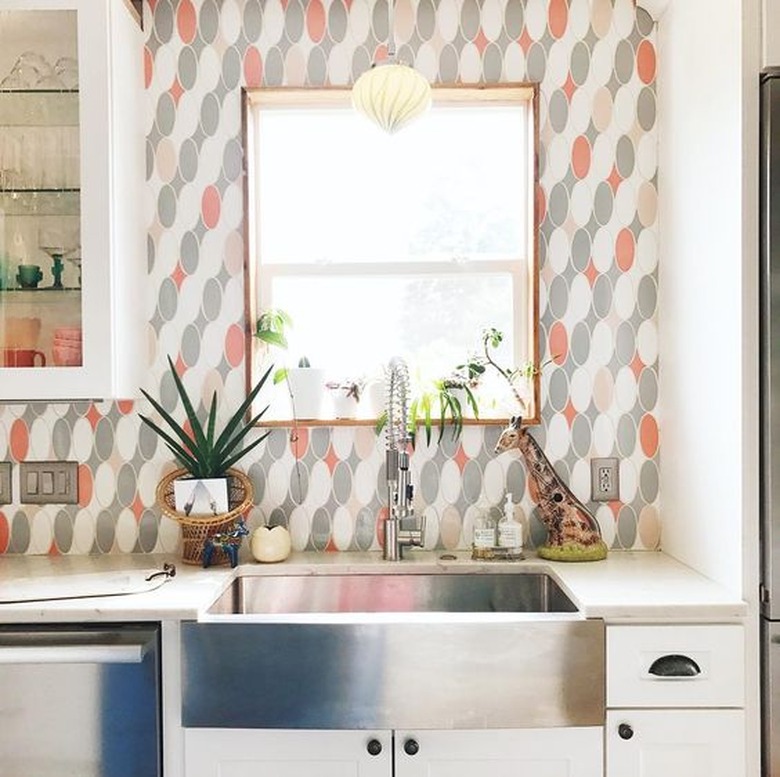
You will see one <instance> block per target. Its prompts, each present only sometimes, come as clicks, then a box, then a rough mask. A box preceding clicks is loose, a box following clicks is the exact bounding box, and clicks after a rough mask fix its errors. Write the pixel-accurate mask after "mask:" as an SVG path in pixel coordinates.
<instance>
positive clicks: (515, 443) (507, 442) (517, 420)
mask: <svg viewBox="0 0 780 777" xmlns="http://www.w3.org/2000/svg"><path fill="white" fill-rule="evenodd" d="M522 422H523V419H522V418H521V417H520V416H519V415H518V416H512V418H511V419H510V421H509V425H508V426H507V427H506V428H505V429H504V431H503V432H501V436H500V437H499V438H498V442H497V443H496V450H495V452H496V453H504V451H509V450H512V448H518V447H519V446H520V437H521V435H522V434H524V432H522V431H521V428H520V426H521V424H522Z"/></svg>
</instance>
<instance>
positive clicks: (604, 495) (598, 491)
mask: <svg viewBox="0 0 780 777" xmlns="http://www.w3.org/2000/svg"><path fill="white" fill-rule="evenodd" d="M619 469H620V465H619V462H618V460H617V459H614V458H609V459H591V460H590V498H591V499H592V500H593V501H594V502H611V501H612V500H614V499H617V498H618V494H619V492H620V482H619V477H618V472H619Z"/></svg>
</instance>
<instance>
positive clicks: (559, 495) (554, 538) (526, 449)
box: [496, 416, 607, 561]
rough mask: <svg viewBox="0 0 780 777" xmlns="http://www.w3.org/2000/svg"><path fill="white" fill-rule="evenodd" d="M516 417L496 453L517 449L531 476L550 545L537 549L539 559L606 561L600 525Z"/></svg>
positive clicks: (530, 480)
mask: <svg viewBox="0 0 780 777" xmlns="http://www.w3.org/2000/svg"><path fill="white" fill-rule="evenodd" d="M521 420H522V419H521V418H520V417H519V416H518V417H515V418H512V420H511V421H510V422H509V426H507V427H506V429H504V431H503V432H501V437H499V439H498V443H497V444H496V453H504V451H508V450H512V448H517V449H518V450H519V451H520V454H521V456H522V457H523V461H524V462H525V466H526V470H527V472H528V488H529V491H530V493H531V497H532V498H533V500H534V501H535V502H536V504H537V505H538V507H539V514H540V517H541V519H542V522H543V523H544V525H545V526H546V527H547V541H546V542H545V544H544V545H542V546H541V547H539V548H537V553H538V554H539V557H540V558H545V559H550V560H551V561H599V560H600V559H603V558H606V556H607V546H606V544H605V543H604V540H602V539H601V530H600V529H599V525H598V522H597V521H596V519H595V518H594V517H593V515H592V514H591V513H590V512H589V511H588V509H587V508H586V507H585V505H583V504H582V502H580V500H579V499H577V497H576V496H574V494H572V492H571V491H570V490H569V488H568V487H567V486H566V484H565V483H564V482H563V480H561V478H560V476H559V475H558V473H557V472H556V471H555V470H554V469H553V466H552V464H550V461H549V459H548V458H547V456H545V455H544V452H543V451H542V449H541V448H540V447H539V443H538V442H536V440H534V438H533V437H532V436H531V435H530V434H529V433H528V430H527V429H524V428H522V427H521V425H520V422H521Z"/></svg>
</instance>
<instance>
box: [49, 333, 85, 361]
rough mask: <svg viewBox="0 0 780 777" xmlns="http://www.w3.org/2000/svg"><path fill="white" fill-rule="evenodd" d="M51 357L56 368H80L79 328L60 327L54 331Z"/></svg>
mask: <svg viewBox="0 0 780 777" xmlns="http://www.w3.org/2000/svg"><path fill="white" fill-rule="evenodd" d="M51 355H52V359H53V360H54V363H55V364H56V365H57V366H58V367H80V366H81V363H82V351H81V327H80V326H61V327H59V328H58V329H55V330H54V341H53V344H52V348H51Z"/></svg>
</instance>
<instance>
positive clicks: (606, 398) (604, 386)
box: [593, 367, 615, 413]
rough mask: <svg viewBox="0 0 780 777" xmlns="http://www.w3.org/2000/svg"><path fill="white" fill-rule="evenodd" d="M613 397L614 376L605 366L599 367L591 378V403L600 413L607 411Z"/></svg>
mask: <svg viewBox="0 0 780 777" xmlns="http://www.w3.org/2000/svg"><path fill="white" fill-rule="evenodd" d="M614 397H615V378H614V376H613V375H612V371H611V370H609V369H608V368H607V367H599V369H597V370H596V374H595V376H594V378H593V404H594V405H595V406H596V409H597V410H598V411H599V412H600V413H608V412H609V410H610V408H611V407H612V402H613V401H614Z"/></svg>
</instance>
